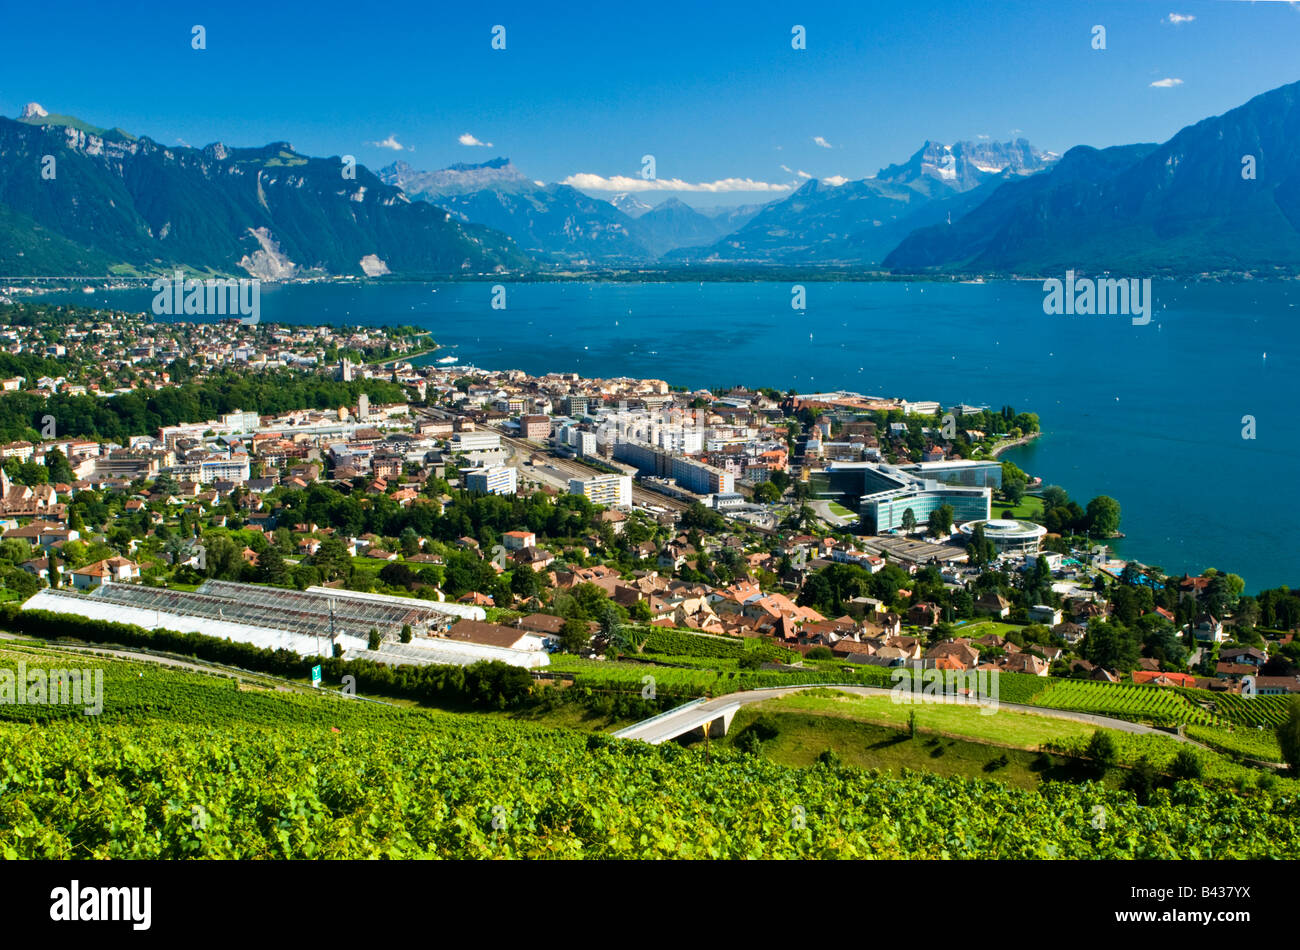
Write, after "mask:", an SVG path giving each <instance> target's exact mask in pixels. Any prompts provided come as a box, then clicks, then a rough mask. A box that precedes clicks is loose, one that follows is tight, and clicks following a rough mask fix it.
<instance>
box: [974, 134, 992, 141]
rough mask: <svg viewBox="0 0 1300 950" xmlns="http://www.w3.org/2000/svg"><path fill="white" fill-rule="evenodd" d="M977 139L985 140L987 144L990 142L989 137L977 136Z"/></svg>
mask: <svg viewBox="0 0 1300 950" xmlns="http://www.w3.org/2000/svg"><path fill="white" fill-rule="evenodd" d="M975 137H976V138H977V139H983V140H984V141H986V142H987V141H988V138H989V137H988V136H987V135H977V136H975Z"/></svg>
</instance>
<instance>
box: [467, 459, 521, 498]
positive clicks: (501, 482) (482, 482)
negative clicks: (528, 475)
mask: <svg viewBox="0 0 1300 950" xmlns="http://www.w3.org/2000/svg"><path fill="white" fill-rule="evenodd" d="M462 473H463V474H464V476H465V489H466V491H469V492H472V493H474V494H478V495H513V494H514V493H515V492H516V491H517V490H518V487H519V481H518V478H519V473H518V472H516V471H515V470H514V469H513V468H510V467H509V466H506V465H496V466H493V467H491V468H471V469H462Z"/></svg>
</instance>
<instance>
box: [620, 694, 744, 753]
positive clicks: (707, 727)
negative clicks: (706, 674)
mask: <svg viewBox="0 0 1300 950" xmlns="http://www.w3.org/2000/svg"><path fill="white" fill-rule="evenodd" d="M743 705H744V703H743V702H740V701H737V700H736V698H734V697H732V696H723V697H721V698H719V699H693V700H691V701H690V702H689V703H685V704H683V705H681V706H678V707H676V708H674V709H670V710H668V711H667V712H662V713H660V714H659V715H657V716H652V717H650V718H649V719H643V720H641V722H638V723H635V724H633V725H631V726H628V727H627V728H625V729H620V730H619V731H618V732H615V733H614V738H616V739H638V740H640V741H641V742H648V743H650V744H651V745H659V744H660V743H661V742H667V741H668V740H669V739H676V738H677V737H678V736H684V735H686V733H688V732H691V731H693V730H695V729H700V730H702V731H703V733H704V734H705V735H706V736H708V737H710V738H718V737H720V736H725V735H726V734H727V730H728V729H730V728H731V720H732V719H734V718H735V716H736V710H738V709H739V708H740V707H741V706H743Z"/></svg>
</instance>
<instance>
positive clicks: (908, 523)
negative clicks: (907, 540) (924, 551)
mask: <svg viewBox="0 0 1300 950" xmlns="http://www.w3.org/2000/svg"><path fill="white" fill-rule="evenodd" d="M915 530H916V512H914V511H912V509H911V508H908V509H907V510H906V511H904V512H903V533H904V534H911V533H912V532H913V531H915Z"/></svg>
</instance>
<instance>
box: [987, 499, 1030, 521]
mask: <svg viewBox="0 0 1300 950" xmlns="http://www.w3.org/2000/svg"><path fill="white" fill-rule="evenodd" d="M992 510H993V517H994V518H1001V517H1002V512H1004V511H1010V512H1011V517H1013V518H1024V519H1025V520H1027V521H1039V520H1041V519H1042V516H1043V499H1041V498H1039V497H1038V496H1037V495H1025V497H1023V498H1021V499H1020V504H1018V505H1012V504H1010V503H1009V502H1008V501H1007V500H1006V499H1005V498H1004V499H1001V500H999V499H998V498H994V499H993V505H992Z"/></svg>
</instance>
